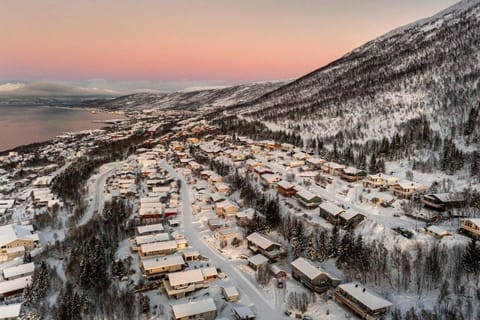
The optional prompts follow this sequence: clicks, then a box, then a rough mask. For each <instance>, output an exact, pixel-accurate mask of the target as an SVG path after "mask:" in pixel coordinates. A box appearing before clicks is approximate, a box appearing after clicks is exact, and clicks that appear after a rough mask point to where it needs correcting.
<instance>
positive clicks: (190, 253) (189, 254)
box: [182, 249, 200, 257]
mask: <svg viewBox="0 0 480 320" xmlns="http://www.w3.org/2000/svg"><path fill="white" fill-rule="evenodd" d="M182 255H183V256H184V257H196V256H199V255H200V252H199V251H198V250H194V249H187V250H183V251H182Z"/></svg>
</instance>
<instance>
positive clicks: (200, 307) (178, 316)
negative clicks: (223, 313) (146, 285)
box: [171, 298, 217, 320]
mask: <svg viewBox="0 0 480 320" xmlns="http://www.w3.org/2000/svg"><path fill="white" fill-rule="evenodd" d="M171 309H172V317H171V320H192V319H197V320H215V318H216V317H217V307H216V306H215V302H214V301H213V299H212V298H207V299H203V300H196V301H193V302H192V301H191V302H187V303H180V304H176V305H171Z"/></svg>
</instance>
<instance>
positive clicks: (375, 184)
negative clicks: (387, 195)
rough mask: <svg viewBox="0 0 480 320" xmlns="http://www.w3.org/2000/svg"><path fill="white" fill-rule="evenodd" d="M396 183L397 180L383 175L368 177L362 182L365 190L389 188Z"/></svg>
mask: <svg viewBox="0 0 480 320" xmlns="http://www.w3.org/2000/svg"><path fill="white" fill-rule="evenodd" d="M396 183H398V178H396V177H392V176H389V175H386V174H383V173H378V174H372V175H368V176H367V177H366V179H365V180H363V186H364V187H365V188H389V187H390V186H393V185H394V184H396Z"/></svg>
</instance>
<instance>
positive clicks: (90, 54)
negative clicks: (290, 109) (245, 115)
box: [0, 0, 456, 82]
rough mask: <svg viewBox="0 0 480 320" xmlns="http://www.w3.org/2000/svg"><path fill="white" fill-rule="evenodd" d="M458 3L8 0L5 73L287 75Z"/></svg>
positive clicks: (0, 18)
mask: <svg viewBox="0 0 480 320" xmlns="http://www.w3.org/2000/svg"><path fill="white" fill-rule="evenodd" d="M455 2H456V1H451V0H422V1H418V0H403V1H393V0H392V1H385V0H384V1H381V0H373V1H367V0H364V1H358V0H318V1H299V0H292V1H286V0H268V1H267V0H255V1H253V0H252V1H247V0H245V1H240V0H218V1H213V0H212V1H206V0H205V1H194V0H192V1H183V0H172V1H163V0H139V1H134V0H95V1H94V0H82V1H73V0H57V1H54V0H42V1H39V0H30V1H28V0H2V1H1V5H0V6H1V9H0V27H1V28H0V81H7V80H10V79H17V80H40V79H41V80H44V79H49V80H62V81H79V80H85V79H93V78H102V79H108V80H118V81H125V80H128V81H136V80H146V81H179V80H194V81H207V82H208V81H213V80H222V81H235V82H238V81H259V80H273V79H289V78H294V77H298V76H301V75H303V74H305V73H307V72H310V71H312V70H313V69H316V68H318V67H320V66H322V65H324V64H326V63H328V62H329V61H332V60H333V59H335V58H338V57H340V56H342V55H343V54H345V53H347V52H348V51H350V50H351V49H353V48H355V47H357V46H359V45H361V44H362V43H364V42H366V41H369V40H371V39H373V38H374V37H377V36H379V35H381V34H383V33H385V32H387V31H389V30H391V29H393V28H395V27H398V26H401V25H403V24H406V23H409V22H412V21H414V20H417V19H419V18H422V17H426V16H430V15H432V14H434V13H436V12H437V11H440V10H442V9H444V8H446V7H447V6H449V5H451V4H453V3H455Z"/></svg>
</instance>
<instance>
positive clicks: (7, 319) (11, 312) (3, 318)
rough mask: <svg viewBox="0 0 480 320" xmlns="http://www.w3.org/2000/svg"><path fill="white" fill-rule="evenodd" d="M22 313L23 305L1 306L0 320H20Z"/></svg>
mask: <svg viewBox="0 0 480 320" xmlns="http://www.w3.org/2000/svg"><path fill="white" fill-rule="evenodd" d="M21 312H22V304H21V303H12V304H7V305H1V306H0V320H17V319H20V313H21Z"/></svg>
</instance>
